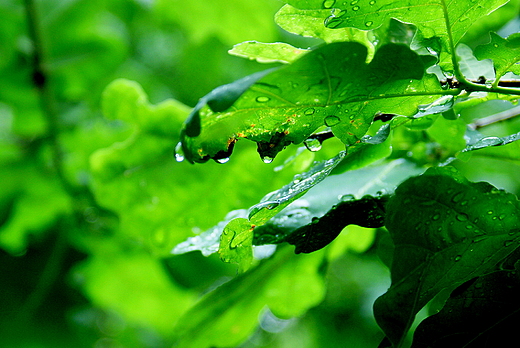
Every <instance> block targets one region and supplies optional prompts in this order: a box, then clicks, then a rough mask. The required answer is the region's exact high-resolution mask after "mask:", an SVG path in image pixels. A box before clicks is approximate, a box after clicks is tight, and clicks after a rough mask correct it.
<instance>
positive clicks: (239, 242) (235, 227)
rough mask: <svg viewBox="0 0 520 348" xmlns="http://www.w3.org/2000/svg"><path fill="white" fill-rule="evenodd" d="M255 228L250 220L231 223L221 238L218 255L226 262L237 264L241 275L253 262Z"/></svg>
mask: <svg viewBox="0 0 520 348" xmlns="http://www.w3.org/2000/svg"><path fill="white" fill-rule="evenodd" d="M252 243H253V227H252V226H251V223H250V222H249V220H248V219H244V218H237V219H234V220H232V221H230V222H229V223H228V224H227V225H226V227H224V231H222V235H221V237H220V246H219V249H218V253H219V255H220V259H221V260H222V261H224V262H230V263H237V264H238V270H239V272H240V273H243V272H245V271H247V269H248V268H249V267H250V266H251V262H253V244H252Z"/></svg>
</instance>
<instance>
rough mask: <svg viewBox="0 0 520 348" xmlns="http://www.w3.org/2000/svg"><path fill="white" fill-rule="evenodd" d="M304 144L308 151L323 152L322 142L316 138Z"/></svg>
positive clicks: (307, 140)
mask: <svg viewBox="0 0 520 348" xmlns="http://www.w3.org/2000/svg"><path fill="white" fill-rule="evenodd" d="M303 144H304V145H305V147H306V148H307V150H309V151H312V152H316V151H320V150H321V142H320V141H319V140H318V139H316V138H314V139H306V140H305V141H304V142H303Z"/></svg>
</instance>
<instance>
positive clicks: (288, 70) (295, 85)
mask: <svg viewBox="0 0 520 348" xmlns="http://www.w3.org/2000/svg"><path fill="white" fill-rule="evenodd" d="M366 58H367V49H366V48H365V47H364V46H362V45H361V44H358V43H349V42H343V43H333V44H329V45H325V46H322V47H320V48H318V49H316V50H314V51H311V52H309V53H307V54H306V55H304V56H303V57H301V58H300V59H298V60H297V61H296V62H294V63H293V64H291V65H288V66H285V67H282V68H280V69H278V70H275V71H270V72H269V73H268V74H266V75H265V76H263V77H261V78H260V79H259V80H257V77H258V76H259V75H255V76H254V77H252V78H250V79H248V80H247V81H253V80H255V81H256V82H254V84H252V85H251V86H250V87H249V89H247V90H246V91H245V92H244V93H243V94H242V95H240V97H238V99H236V96H237V93H234V94H233V97H232V98H231V97H229V98H228V95H227V94H222V93H221V92H220V90H219V91H218V93H217V92H216V91H215V92H212V93H210V94H209V95H208V96H206V97H204V98H202V99H201V102H200V104H198V105H197V108H196V111H198V112H196V113H192V118H190V120H188V121H187V124H186V131H185V134H183V136H182V138H181V141H182V146H183V150H184V154H185V156H186V158H187V159H188V160H190V161H193V162H205V161H207V160H209V159H210V158H214V159H220V158H223V157H229V155H230V154H231V152H232V150H233V147H234V144H235V142H236V141H237V140H238V139H240V138H246V139H249V140H253V141H255V142H256V143H257V145H258V152H259V153H260V156H261V157H262V158H264V159H266V160H268V161H269V160H270V159H272V158H274V157H275V156H276V154H277V153H278V152H280V151H281V150H283V149H284V148H285V147H286V146H287V145H289V144H291V143H295V144H299V143H301V142H303V141H304V140H305V139H307V138H308V137H309V136H310V135H311V134H312V133H313V132H314V131H316V129H318V128H320V127H323V126H327V127H330V128H331V129H332V132H333V133H334V135H335V136H336V137H338V138H339V139H341V141H343V142H344V143H345V144H346V145H351V144H353V143H355V142H356V141H358V140H360V139H361V137H362V136H363V135H365V133H366V132H367V130H368V128H369V126H370V124H371V122H372V120H373V118H374V115H375V114H376V113H394V114H399V115H409V116H411V115H413V114H415V113H416V112H417V106H418V105H419V104H429V103H431V102H433V101H434V100H435V99H436V94H441V93H443V92H442V89H441V88H440V86H439V84H438V82H436V78H435V77H434V76H432V75H424V70H425V65H426V64H425V63H424V61H423V59H422V58H420V57H419V56H418V55H417V54H416V53H414V52H412V51H411V50H410V49H408V48H407V47H405V46H403V45H395V44H388V45H385V46H383V47H381V48H380V49H379V50H378V51H377V53H376V55H375V56H374V59H373V60H372V61H371V62H370V63H369V64H366V63H365V61H366ZM246 79H247V78H246ZM244 80H245V79H244ZM248 83H249V82H248ZM220 88H225V87H224V86H223V87H220ZM233 91H235V90H234V89H233ZM228 100H229V102H228ZM234 100H236V101H235V102H234V103H233V104H232V105H231V102H232V101H234ZM209 101H214V102H215V103H217V102H218V103H219V107H218V108H215V107H214V106H212V105H211V104H210V103H209ZM204 103H207V104H209V105H208V106H202V104H204ZM221 106H222V107H221ZM226 107H227V109H226ZM198 117H200V120H201V122H200V125H201V126H200V127H201V128H200V129H201V132H200V134H198V129H199V128H198V126H197V125H198V122H196V120H195V118H198ZM192 127H195V128H193V129H194V130H197V131H193V132H192Z"/></svg>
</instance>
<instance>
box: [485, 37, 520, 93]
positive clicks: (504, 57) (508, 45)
mask: <svg viewBox="0 0 520 348" xmlns="http://www.w3.org/2000/svg"><path fill="white" fill-rule="evenodd" d="M490 36H491V41H490V42H489V43H488V44H486V45H480V46H478V47H477V48H476V49H475V56H476V57H477V58H478V59H479V60H482V59H492V60H493V65H494V66H495V70H496V76H497V81H496V82H495V85H498V80H499V79H500V78H501V77H502V76H504V75H505V74H506V73H507V72H509V71H511V72H513V73H515V74H520V65H518V62H519V61H520V34H513V35H510V36H509V37H508V38H506V39H503V38H502V37H500V36H499V35H497V34H495V33H490Z"/></svg>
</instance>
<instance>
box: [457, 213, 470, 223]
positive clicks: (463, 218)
mask: <svg viewBox="0 0 520 348" xmlns="http://www.w3.org/2000/svg"><path fill="white" fill-rule="evenodd" d="M457 220H459V221H461V222H464V221H468V216H467V215H466V214H463V213H460V214H458V215H457Z"/></svg>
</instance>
